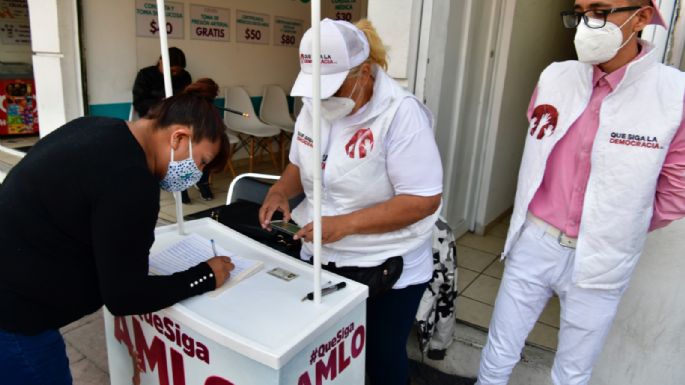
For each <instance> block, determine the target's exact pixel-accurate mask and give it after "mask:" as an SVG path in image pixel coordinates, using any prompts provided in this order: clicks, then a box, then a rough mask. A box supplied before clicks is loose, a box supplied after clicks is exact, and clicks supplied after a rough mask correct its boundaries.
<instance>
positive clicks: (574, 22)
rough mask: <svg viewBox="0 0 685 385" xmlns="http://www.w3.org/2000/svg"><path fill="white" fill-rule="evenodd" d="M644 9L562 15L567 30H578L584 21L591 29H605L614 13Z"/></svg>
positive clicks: (593, 10)
mask: <svg viewBox="0 0 685 385" xmlns="http://www.w3.org/2000/svg"><path fill="white" fill-rule="evenodd" d="M640 8H642V7H640V6H637V5H635V6H631V7H620V8H609V9H588V10H587V11H583V12H577V11H564V12H562V13H561V20H562V21H563V22H564V27H566V28H576V27H578V25H579V24H580V21H581V20H582V21H583V22H584V23H585V25H587V26H588V27H589V28H603V27H604V26H605V25H606V24H607V17H608V16H609V15H611V14H612V13H618V12H628V11H637V10H638V9H640Z"/></svg>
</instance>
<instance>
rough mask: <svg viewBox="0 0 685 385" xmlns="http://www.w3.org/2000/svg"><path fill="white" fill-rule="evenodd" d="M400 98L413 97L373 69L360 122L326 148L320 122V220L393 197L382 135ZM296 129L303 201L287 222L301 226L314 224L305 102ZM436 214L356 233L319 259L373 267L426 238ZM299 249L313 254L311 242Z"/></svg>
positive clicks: (309, 131) (323, 250) (330, 247)
mask: <svg viewBox="0 0 685 385" xmlns="http://www.w3.org/2000/svg"><path fill="white" fill-rule="evenodd" d="M405 98H415V97H414V95H412V94H411V93H409V92H407V91H405V90H404V89H402V88H401V87H400V86H399V85H397V83H396V82H395V81H394V80H392V79H391V78H390V77H389V76H388V75H387V74H386V73H385V72H384V71H383V70H381V69H380V68H375V82H374V89H373V97H372V99H371V100H370V101H369V102H368V103H367V105H366V107H365V109H364V110H363V111H361V112H359V113H360V114H362V119H361V120H360V122H361V123H359V124H356V125H353V126H351V127H346V128H342V129H343V130H344V131H345V132H344V134H343V135H336V136H335V138H342V139H337V140H336V139H333V141H332V142H331V143H330V144H328V140H329V135H328V131H329V130H330V124H329V123H328V122H327V121H326V120H325V119H321V138H322V139H321V142H322V145H321V149H322V151H325V150H326V148H328V149H329V152H328V154H327V155H328V156H327V159H326V165H325V170H324V173H323V189H322V200H321V215H322V216H333V215H343V214H347V213H350V212H353V211H357V210H360V209H363V208H366V207H370V206H373V205H376V204H378V203H382V202H385V201H387V200H389V199H390V198H392V197H394V196H395V190H394V188H393V185H392V183H391V182H390V179H389V176H388V173H387V170H386V152H385V136H386V134H387V132H388V129H389V128H390V125H391V123H392V121H393V118H394V117H395V113H396V111H397V109H398V107H399V105H400V103H401V102H402V100H404V99H405ZM420 104H421V103H420ZM421 105H422V106H423V104H421ZM424 112H425V114H426V115H427V116H428V118H429V120H430V121H431V124H432V115H431V113H430V111H429V110H428V109H427V108H425V107H424ZM295 128H296V130H295V134H294V137H293V145H295V146H297V147H296V151H298V156H299V159H300V162H301V167H300V179H301V181H302V187H303V188H304V192H305V195H306V198H305V200H303V201H302V202H301V203H300V204H299V205H298V206H297V207H296V208H295V209H294V210H293V211H292V218H293V220H294V221H295V222H296V223H297V224H298V225H300V226H304V225H306V224H307V223H309V222H311V221H312V220H313V214H314V210H313V203H314V202H313V191H314V187H313V182H314V181H313V170H312V168H311V166H310V165H311V164H313V159H312V157H313V156H314V151H313V147H312V146H311V145H312V140H313V135H312V117H311V114H310V105H309V103H304V105H303V107H302V111H301V112H300V115H299V116H298V122H297V124H296V127H295ZM336 129H337V127H336ZM353 138H354V140H353ZM348 154H349V155H348ZM319 162H320V160H319ZM438 213H439V210H436V212H435V213H434V214H433V215H431V216H428V217H426V218H424V219H422V220H420V221H418V222H416V223H414V224H412V225H409V226H407V227H404V228H402V229H399V230H396V231H391V232H387V233H382V234H355V235H350V236H347V237H345V238H343V239H341V240H339V241H337V242H333V243H329V244H325V245H322V248H321V254H322V261H323V263H327V261H328V260H329V259H333V260H335V262H336V265H337V266H377V265H379V264H380V263H382V262H383V261H385V260H386V259H388V258H390V257H394V256H402V255H404V254H405V253H407V252H409V251H412V250H415V249H416V248H418V247H419V246H421V245H422V244H423V243H424V242H426V241H427V240H428V239H429V238H430V237H431V234H432V230H433V225H434V224H435V221H436V220H437V217H438ZM303 248H304V251H305V252H306V253H307V254H309V255H312V254H313V244H312V243H311V242H305V243H304V244H303Z"/></svg>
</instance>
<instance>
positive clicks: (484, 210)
mask: <svg viewBox="0 0 685 385" xmlns="http://www.w3.org/2000/svg"><path fill="white" fill-rule="evenodd" d="M572 3H573V2H572V1H570V0H569V1H566V0H564V1H549V0H517V1H516V8H515V14H514V20H513V22H514V24H513V30H512V34H511V45H510V48H509V59H508V64H507V67H506V68H507V69H506V80H505V83H504V92H503V95H502V101H501V103H502V105H501V110H500V111H499V116H497V115H496V114H495V116H496V117H497V119H496V120H495V123H496V126H495V127H493V128H494V130H493V131H492V132H490V133H489V138H488V139H487V143H486V154H485V157H484V161H483V163H484V164H485V165H486V166H485V167H486V168H485V170H484V171H483V181H482V184H481V187H480V191H481V194H480V199H479V205H478V213H477V216H476V231H478V232H480V231H482V230H483V229H484V226H486V225H487V224H489V223H490V222H491V221H493V220H494V219H496V218H497V217H498V216H499V215H501V214H502V213H504V212H505V211H506V210H507V209H509V208H510V207H511V206H512V205H513V202H514V195H515V191H516V180H517V175H518V169H519V165H520V162H521V156H522V154H523V144H524V140H525V135H526V128H527V127H528V122H527V120H526V116H525V114H526V109H527V108H528V103H529V102H530V96H531V94H532V92H533V90H534V88H535V85H536V83H537V80H538V76H539V75H540V72H542V70H543V69H544V68H545V67H546V66H547V65H549V64H550V63H551V62H553V61H560V60H568V59H571V58H574V50H573V34H574V30H568V29H565V28H563V26H562V25H561V18H560V17H559V12H561V11H563V10H567V9H569V8H570V7H572ZM495 112H496V111H495Z"/></svg>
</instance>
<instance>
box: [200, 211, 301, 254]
mask: <svg viewBox="0 0 685 385" xmlns="http://www.w3.org/2000/svg"><path fill="white" fill-rule="evenodd" d="M260 207H261V205H260V204H257V203H254V202H248V201H242V200H239V201H237V202H233V203H231V204H230V205H228V206H222V207H217V208H216V209H214V210H213V211H212V213H211V215H210V216H211V218H212V219H214V220H216V221H218V222H219V223H221V224H223V225H226V226H228V227H230V228H232V229H233V230H235V231H237V232H239V233H241V234H243V235H246V236H248V237H250V238H252V239H254V240H255V241H258V242H260V243H263V244H265V245H267V246H269V247H271V248H273V249H276V250H278V251H280V252H282V253H285V254H288V255H290V256H291V257H295V258H299V257H300V248H301V247H302V243H301V242H300V241H296V240H293V237H292V236H290V235H285V234H282V233H280V232H277V231H267V230H264V229H263V228H262V226H261V225H260V224H259V217H258V215H259V208H260ZM272 219H283V215H282V214H281V213H280V212H275V213H274V215H273V218H272Z"/></svg>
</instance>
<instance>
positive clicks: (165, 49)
mask: <svg viewBox="0 0 685 385" xmlns="http://www.w3.org/2000/svg"><path fill="white" fill-rule="evenodd" d="M157 26H158V27H159V46H160V49H161V51H162V67H163V75H164V93H165V94H166V97H167V98H168V97H171V96H173V94H174V88H173V87H172V86H171V66H170V64H169V41H168V40H167V34H166V9H165V8H164V0H157ZM188 140H190V139H188ZM172 160H173V159H172ZM174 201H175V202H176V223H177V224H178V233H179V234H181V235H183V234H185V231H183V206H182V204H181V193H180V192H175V193H174Z"/></svg>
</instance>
